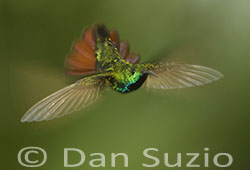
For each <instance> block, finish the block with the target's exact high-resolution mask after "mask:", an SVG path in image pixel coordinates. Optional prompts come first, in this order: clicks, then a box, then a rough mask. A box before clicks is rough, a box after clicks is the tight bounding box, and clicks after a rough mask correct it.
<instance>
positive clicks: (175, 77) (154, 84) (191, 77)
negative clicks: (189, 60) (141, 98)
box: [145, 63, 223, 89]
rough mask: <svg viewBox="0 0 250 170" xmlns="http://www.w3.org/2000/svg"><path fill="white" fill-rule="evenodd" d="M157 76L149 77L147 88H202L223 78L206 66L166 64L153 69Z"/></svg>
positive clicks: (146, 83)
mask: <svg viewBox="0 0 250 170" xmlns="http://www.w3.org/2000/svg"><path fill="white" fill-rule="evenodd" d="M151 71H152V72H153V73H155V75H149V76H148V78H147V80H146V81H145V86H146V87H151V88H157V89H174V88H185V87H192V86H201V85H204V84H207V83H211V82H213V81H216V80H218V79H220V78H222V77H223V74H221V73H220V72H218V71H216V70H214V69H212V68H209V67H205V66H199V65H191V64H176V63H164V64H159V65H156V67H154V69H151Z"/></svg>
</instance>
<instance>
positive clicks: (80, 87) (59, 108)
mask: <svg viewBox="0 0 250 170" xmlns="http://www.w3.org/2000/svg"><path fill="white" fill-rule="evenodd" d="M92 77H95V76H92ZM92 77H87V78H83V79H81V80H79V81H77V82H76V83H74V84H71V85H69V86H67V87H65V88H63V89H61V90H59V91H57V92H55V93H53V94H51V95H50V96H48V97H46V98H44V99H43V100H41V101H39V102H38V103H36V104H35V105H34V106H33V107H31V108H30V109H29V110H28V111H27V112H26V113H25V115H24V116H23V117H22V119H21V121H22V122H32V121H42V120H51V119H54V118H58V117H61V116H64V115H66V114H70V113H72V112H73V111H77V110H79V109H81V108H83V107H86V106H88V105H90V104H91V103H93V102H94V101H96V100H97V99H98V97H99V96H100V94H101V92H102V89H103V85H104V82H103V81H102V80H101V79H97V78H92Z"/></svg>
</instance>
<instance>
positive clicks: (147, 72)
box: [143, 70, 157, 77]
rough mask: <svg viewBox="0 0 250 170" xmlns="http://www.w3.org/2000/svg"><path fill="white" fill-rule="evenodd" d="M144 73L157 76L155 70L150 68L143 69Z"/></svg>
mask: <svg viewBox="0 0 250 170" xmlns="http://www.w3.org/2000/svg"><path fill="white" fill-rule="evenodd" d="M143 73H145V74H150V75H152V76H154V77H157V75H156V74H155V73H154V72H152V71H150V70H146V71H143Z"/></svg>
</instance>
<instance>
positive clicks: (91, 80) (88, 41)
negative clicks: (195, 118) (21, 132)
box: [21, 24, 223, 122]
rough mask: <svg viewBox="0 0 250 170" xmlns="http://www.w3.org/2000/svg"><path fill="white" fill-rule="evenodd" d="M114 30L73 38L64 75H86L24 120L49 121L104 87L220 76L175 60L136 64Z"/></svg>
mask: <svg viewBox="0 0 250 170" xmlns="http://www.w3.org/2000/svg"><path fill="white" fill-rule="evenodd" d="M139 60H140V57H139V56H138V55H136V54H131V53H130V52H129V45H128V43H127V42H125V41H121V42H120V40H119V36H118V33H117V32H116V31H114V30H113V31H110V32H108V30H107V29H106V27H105V26H104V25H98V24H96V25H93V26H92V27H91V28H88V29H86V30H85V31H84V33H83V36H82V38H81V39H79V40H76V41H75V42H74V44H73V46H72V50H71V53H70V54H69V56H68V57H67V58H66V67H67V74H69V75H81V76H85V77H84V78H82V79H80V80H79V81H77V82H75V83H74V84H71V85H69V86H67V87H65V88H63V89H61V90H59V91H57V92H55V93H53V94H52V95H50V96H48V97H46V98H45V99H43V100H41V101H40V102H38V103H37V104H35V105H34V106H33V107H31V108H30V109H29V110H28V111H27V112H26V114H25V115H24V116H23V118H22V120H21V121H22V122H25V121H28V122H30V121H41V120H50V119H54V118H57V117H61V116H63V115H65V114H69V113H72V112H73V111H76V110H79V109H81V108H83V107H86V106H88V105H89V104H91V103H93V102H94V101H95V100H96V99H97V98H98V97H99V96H100V94H101V92H102V91H103V90H104V88H105V87H106V86H110V87H111V88H112V89H113V90H115V91H117V92H120V93H128V92H132V91H134V90H137V89H138V88H140V87H141V86H142V85H143V86H144V87H147V88H156V89H173V88H184V87H192V86H200V85H204V84H207V83H211V82H213V81H215V80H218V79H219V78H221V77H223V75H222V74H221V73H220V72H218V71H216V70H214V69H212V68H209V67H205V66H198V65H190V64H176V63H168V62H161V63H142V64H140V63H139Z"/></svg>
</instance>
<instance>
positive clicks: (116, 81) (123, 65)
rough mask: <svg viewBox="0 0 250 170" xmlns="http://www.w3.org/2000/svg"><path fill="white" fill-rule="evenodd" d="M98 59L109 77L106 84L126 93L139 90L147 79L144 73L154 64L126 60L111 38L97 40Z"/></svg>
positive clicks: (98, 62)
mask: <svg viewBox="0 0 250 170" xmlns="http://www.w3.org/2000/svg"><path fill="white" fill-rule="evenodd" d="M96 59H97V64H98V66H99V68H101V70H103V71H104V72H105V73H106V74H107V73H109V76H108V78H107V80H106V83H107V84H109V85H110V86H111V87H112V88H113V89H114V90H116V91H118V92H121V93H126V92H130V91H133V90H136V89H137V88H139V87H140V86H141V85H142V84H143V82H144V81H145V80H146V78H147V73H144V71H146V70H148V69H149V68H150V67H154V65H153V64H131V63H129V62H127V61H126V60H124V59H123V58H122V56H121V54H120V53H119V51H118V49H117V48H116V47H115V46H114V44H113V43H112V42H111V39H110V38H109V37H100V36H98V37H97V39H96Z"/></svg>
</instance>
